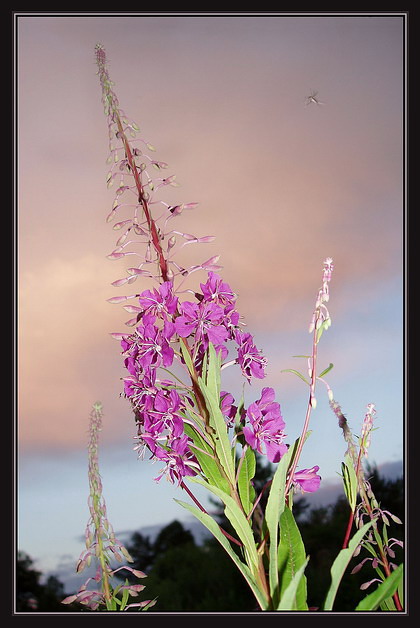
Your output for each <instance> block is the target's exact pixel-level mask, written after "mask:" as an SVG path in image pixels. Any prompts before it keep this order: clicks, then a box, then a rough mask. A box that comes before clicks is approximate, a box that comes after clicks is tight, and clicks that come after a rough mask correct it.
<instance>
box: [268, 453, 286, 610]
mask: <svg viewBox="0 0 420 628" xmlns="http://www.w3.org/2000/svg"><path fill="white" fill-rule="evenodd" d="M291 453H292V450H291V449H289V450H288V451H287V453H285V454H284V456H283V457H282V459H281V460H280V462H279V464H278V466H277V469H276V472H275V474H274V476H273V480H272V482H271V487H270V493H269V495H268V500H267V506H266V509H265V520H266V523H267V528H268V532H269V535H270V549H269V569H268V573H269V582H270V593H271V597H272V598H273V602H274V604H276V603H277V602H278V599H279V572H278V552H277V546H278V535H279V522H280V515H281V514H282V512H283V510H284V508H285V494H284V490H285V487H286V475H287V469H288V468H289V462H290V456H291Z"/></svg>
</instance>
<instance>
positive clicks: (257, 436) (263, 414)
mask: <svg viewBox="0 0 420 628" xmlns="http://www.w3.org/2000/svg"><path fill="white" fill-rule="evenodd" d="M274 395H275V393H274V390H273V389H272V388H263V390H262V393H261V398H260V399H259V400H258V401H255V402H254V403H251V405H250V406H249V407H248V410H247V411H246V416H247V418H248V419H249V422H250V425H247V426H245V427H244V430H243V432H244V436H245V440H246V442H247V443H248V445H250V447H252V449H256V450H257V451H259V452H260V453H264V451H263V447H265V453H266V455H267V458H268V459H269V460H270V462H279V460H280V458H281V457H282V456H283V455H284V454H285V453H286V451H287V445H286V444H285V443H284V442H283V441H284V438H285V437H286V434H285V433H284V431H283V429H284V427H285V422H284V421H283V417H282V416H281V413H280V404H278V403H277V402H275V401H274Z"/></svg>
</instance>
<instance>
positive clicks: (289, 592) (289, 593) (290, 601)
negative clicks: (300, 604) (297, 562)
mask: <svg viewBox="0 0 420 628" xmlns="http://www.w3.org/2000/svg"><path fill="white" fill-rule="evenodd" d="M308 561H309V558H307V559H306V560H305V562H304V563H303V565H302V566H301V567H300V568H299V569H298V570H297V572H296V574H295V575H294V577H293V580H292V581H291V582H290V584H289V586H288V587H287V589H286V590H285V592H284V595H283V597H282V599H281V600H280V603H279V604H278V606H277V610H278V611H292V610H295V607H294V604H295V600H296V592H297V590H298V587H299V585H300V582H301V579H302V578H303V574H304V571H305V569H306V565H307V564H308Z"/></svg>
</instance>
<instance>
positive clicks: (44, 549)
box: [16, 13, 405, 584]
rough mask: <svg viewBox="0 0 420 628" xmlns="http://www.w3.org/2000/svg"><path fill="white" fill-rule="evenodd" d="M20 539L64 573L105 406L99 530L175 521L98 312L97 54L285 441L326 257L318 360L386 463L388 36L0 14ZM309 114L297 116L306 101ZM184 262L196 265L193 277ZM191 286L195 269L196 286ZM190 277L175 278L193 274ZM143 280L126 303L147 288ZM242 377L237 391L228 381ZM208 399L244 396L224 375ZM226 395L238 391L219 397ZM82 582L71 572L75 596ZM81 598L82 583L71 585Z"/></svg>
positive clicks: (391, 386) (332, 436) (337, 22)
mask: <svg viewBox="0 0 420 628" xmlns="http://www.w3.org/2000/svg"><path fill="white" fill-rule="evenodd" d="M16 35H17V58H16V74H17V85H16V88H17V104H18V117H17V121H16V127H17V151H18V171H17V177H18V203H17V209H16V226H17V237H18V259H17V264H18V289H19V293H18V302H17V308H18V311H17V315H18V323H19V329H18V400H17V402H18V416H17V417H16V421H17V428H18V443H17V446H18V461H19V474H18V477H17V487H18V539H17V546H18V548H19V549H21V550H23V551H25V552H26V553H28V554H29V555H30V556H31V557H32V558H33V559H35V560H36V563H35V564H36V567H37V568H38V569H40V570H42V571H46V570H51V571H54V572H55V573H58V574H59V573H61V571H60V570H64V567H66V568H68V566H69V565H71V566H73V565H75V563H76V560H77V558H78V556H79V554H80V552H81V551H82V549H83V547H84V545H83V540H82V539H81V536H82V535H83V533H84V529H85V526H86V522H87V519H88V507H87V496H88V478H87V439H88V434H87V429H88V417H89V413H90V410H91V407H92V404H93V403H94V402H96V401H97V400H100V401H101V402H102V404H103V408H104V427H103V431H102V434H101V443H100V451H99V464H100V470H101V475H102V481H103V486H104V496H105V499H106V503H107V507H108V514H109V519H110V521H111V523H112V525H113V527H114V529H115V530H116V532H117V536H118V532H119V531H121V532H124V531H134V530H138V529H140V528H141V527H144V526H150V525H157V524H159V525H160V524H162V525H164V524H166V523H169V522H170V521H172V520H173V519H175V518H178V519H179V520H184V519H185V518H186V515H185V513H184V512H181V511H180V510H181V509H180V507H179V506H178V505H177V504H175V503H174V501H173V497H176V498H180V499H184V500H187V497H186V496H185V495H182V494H181V492H180V490H179V489H175V488H174V487H172V486H171V485H170V484H169V483H168V482H167V481H166V480H162V481H161V482H160V484H156V483H155V482H154V480H153V478H154V477H155V476H156V475H158V472H159V471H160V466H159V464H158V463H157V464H152V463H151V462H149V461H148V460H147V459H146V460H144V461H141V460H137V456H136V453H135V452H134V451H133V445H134V441H133V437H134V435H135V425H134V421H133V417H132V413H131V411H130V406H129V402H128V401H127V400H125V399H123V398H120V392H121V391H122V383H121V380H120V378H121V377H123V376H124V369H123V358H122V357H121V354H120V347H119V344H118V342H116V341H115V340H114V339H112V338H111V336H110V332H123V331H127V327H125V325H124V323H125V321H126V320H128V318H130V315H127V312H125V311H124V310H123V309H122V307H121V306H120V305H111V304H110V303H108V302H107V299H108V298H110V297H112V296H116V295H118V294H125V293H126V292H125V291H124V289H121V288H119V289H117V288H114V287H112V286H111V285H110V284H111V282H113V281H115V280H116V279H118V278H120V277H122V276H123V275H124V269H125V266H124V262H121V261H110V260H109V259H107V258H106V256H107V255H108V254H109V253H110V252H111V251H112V250H113V249H114V245H115V240H116V232H115V231H113V229H112V225H110V224H107V223H106V216H107V215H108V213H109V211H110V209H111V206H112V202H113V199H114V194H113V192H112V191H110V190H108V189H107V186H106V175H107V172H108V166H107V164H106V158H107V156H108V130H107V121H106V117H105V115H104V113H103V106H102V104H101V89H100V85H99V80H98V76H97V75H96V66H95V57H94V47H95V44H96V43H97V42H100V43H102V44H103V46H104V47H105V49H106V52H107V57H108V59H109V73H110V75H111V78H112V80H113V81H114V82H115V91H116V94H117V95H118V98H119V102H120V106H121V107H122V109H123V110H124V111H125V113H126V114H127V116H128V117H130V118H132V119H134V120H135V121H136V122H137V124H138V125H139V126H140V128H141V132H142V136H143V137H145V138H146V139H147V141H149V142H151V143H152V144H153V145H154V146H155V147H156V155H157V158H158V159H160V160H162V161H165V162H167V163H168V164H169V166H170V168H169V171H170V174H176V180H177V182H178V183H179V187H177V188H172V189H171V199H172V201H173V203H174V204H176V203H181V202H185V203H189V202H198V203H199V205H198V207H197V208H196V209H195V210H194V211H191V212H185V213H184V214H183V216H182V218H181V219H180V220H181V222H180V223H179V226H181V225H182V227H183V228H184V229H185V231H187V232H189V233H193V234H196V235H199V236H204V235H214V236H216V239H215V241H214V242H212V243H209V244H202V245H197V248H195V249H193V247H191V249H190V251H191V255H193V256H194V255H196V256H197V257H196V262H195V263H200V262H201V261H202V260H204V259H206V258H207V257H210V256H212V255H216V254H220V264H221V265H222V266H223V269H222V271H221V274H222V275H223V278H224V279H225V281H227V282H228V283H229V284H230V285H231V287H232V288H233V290H234V291H235V292H236V293H237V294H238V307H239V310H240V312H241V314H242V316H243V317H244V319H245V320H246V322H247V326H248V329H249V331H250V332H251V333H253V335H254V337H255V340H256V342H257V344H258V346H259V347H260V348H261V349H262V351H263V353H264V354H265V356H266V357H267V359H268V369H267V377H266V379H265V380H263V381H258V382H257V383H256V384H255V385H253V386H252V387H248V390H247V396H248V398H249V400H250V401H252V400H255V399H257V398H258V397H259V392H260V390H261V388H262V386H272V387H273V388H275V390H276V397H277V399H278V401H279V402H280V404H281V409H282V414H283V418H284V420H285V422H286V426H287V430H286V431H287V434H288V437H289V439H290V441H292V440H294V439H295V438H297V437H298V436H299V435H300V431H301V429H302V425H303V421H304V417H305V410H306V404H307V399H308V391H307V389H306V388H305V384H304V383H303V382H302V381H301V380H300V379H298V378H297V377H295V376H293V375H292V374H290V373H282V372H281V371H282V370H284V369H288V368H296V369H303V370H305V363H304V362H302V360H300V361H299V359H298V358H294V357H293V356H294V355H298V354H307V353H309V352H310V350H311V336H310V335H309V333H308V326H309V322H310V320H311V315H312V311H313V309H314V304H315V299H316V296H317V293H318V289H319V287H320V285H321V278H322V268H323V260H324V259H325V258H326V257H332V258H333V260H334V272H333V277H332V280H331V284H330V294H331V296H330V302H329V311H330V314H331V318H332V326H331V327H330V329H329V330H328V331H327V332H326V333H325V334H324V335H323V337H322V340H321V342H320V345H319V365H320V368H321V369H323V368H325V367H326V366H328V364H329V363H330V362H332V363H333V364H334V368H333V369H332V371H331V372H330V373H329V374H328V382H329V384H330V386H331V388H332V389H333V391H334V395H335V398H336V399H337V401H338V402H339V403H340V404H341V406H342V409H343V411H344V413H345V414H346V416H347V419H348V422H349V424H350V427H351V428H352V430H353V432H354V433H355V434H358V433H359V429H360V426H361V424H362V421H363V417H364V415H365V412H366V407H367V404H369V403H374V404H375V407H376V411H377V415H376V427H377V428H378V429H377V430H376V431H375V432H374V433H373V436H372V444H371V448H370V454H369V460H370V462H371V463H375V464H377V465H378V466H380V465H383V464H386V463H398V462H400V461H402V460H403V459H404V379H403V348H404V335H403V323H404V321H403V305H404V300H403V287H404V275H403V259H404V232H403V219H404V190H405V188H404V170H403V156H404V146H403V140H404V121H403V120H404V119H403V113H404V106H405V102H404V71H405V67H404V20H403V16H402V15H401V14H394V15H391V14H388V15H386V14H376V15H375V14H373V16H371V14H370V16H369V17H368V16H360V15H359V16H356V15H353V16H350V15H348V16H346V15H344V14H342V15H336V16H334V15H330V16H328V15H322V14H313V15H312V16H311V15H305V14H300V15H295V16H290V15H287V16H286V15H285V14H281V13H279V14H273V15H269V16H262V15H258V14H254V15H248V16H239V15H235V16H232V17H227V16H222V15H219V16H217V15H214V16H198V15H196V16H192V15H184V14H178V15H175V14H173V15H172V16H171V15H164V14H162V15H159V16H157V15H156V16H154V17H151V16H147V15H144V14H140V13H139V14H134V15H128V14H127V15H118V14H113V15H108V16H107V15H105V14H104V15H101V14H99V13H98V14H95V13H93V14H91V16H86V15H85V16H77V14H75V15H74V16H70V15H69V16H66V15H64V14H62V15H61V16H59V15H56V16H54V15H50V16H48V15H46V14H42V13H39V14H38V15H36V14H28V15H25V14H21V16H20V17H19V18H18V20H17V26H16ZM312 90H314V91H317V92H318V97H319V100H320V101H321V102H322V103H323V104H322V105H316V104H315V103H312V104H311V105H308V106H307V105H305V99H306V98H307V96H308V95H309V94H310V93H311V91H312ZM193 263H194V262H193ZM193 278H194V281H196V287H198V283H199V281H203V279H204V278H205V275H204V274H203V275H201V276H199V275H198V274H197V275H193ZM191 281H193V279H191ZM150 287H151V284H150V283H148V281H147V280H144V283H143V284H139V285H138V286H137V284H136V291H140V290H141V289H146V288H150ZM238 381H239V383H238ZM226 385H227V386H231V388H232V392H233V394H237V393H238V391H239V394H240V390H241V386H242V383H241V380H240V377H239V374H238V373H237V372H235V374H232V375H231V374H229V375H228V376H227V379H226ZM235 387H236V388H235ZM317 398H318V406H317V408H316V410H315V411H314V412H313V415H312V418H311V426H310V427H311V429H312V430H313V432H312V435H311V436H310V438H309V440H308V442H307V445H306V449H304V453H303V456H302V459H301V462H300V467H301V468H303V467H310V466H313V465H315V464H316V465H319V467H320V473H321V475H322V478H323V484H324V486H325V485H326V486H328V483H331V482H336V481H337V477H338V476H337V473H339V472H340V465H341V461H342V459H343V456H344V452H345V444H344V441H343V438H342V434H341V432H340V430H339V428H338V427H337V424H336V420H335V417H334V415H333V414H332V412H331V411H330V409H329V407H328V399H327V396H326V393H325V389H324V387H323V386H322V384H319V388H318V390H317ZM82 579H83V576H82V578H81V580H82ZM80 584H81V581H80Z"/></svg>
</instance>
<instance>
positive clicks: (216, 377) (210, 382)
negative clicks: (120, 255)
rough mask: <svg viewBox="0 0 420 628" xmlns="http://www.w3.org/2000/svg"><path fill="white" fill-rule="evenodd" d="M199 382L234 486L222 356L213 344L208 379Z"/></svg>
mask: <svg viewBox="0 0 420 628" xmlns="http://www.w3.org/2000/svg"><path fill="white" fill-rule="evenodd" d="M198 384H199V386H200V389H201V392H202V393H203V396H204V398H205V401H206V405H207V409H208V411H209V423H210V427H211V428H212V429H213V430H214V433H213V435H212V438H213V441H214V446H215V451H216V454H217V456H218V459H219V461H220V464H221V466H222V467H223V469H224V471H225V473H226V476H227V478H228V480H229V481H230V483H231V484H232V486H234V485H235V465H234V457H233V453H232V447H231V445H230V441H229V435H228V429H227V425H226V421H225V417H224V416H223V414H222V412H221V410H220V357H219V356H217V355H216V351H215V349H214V347H213V345H212V344H210V345H209V348H208V367H207V375H206V381H204V380H203V378H202V377H199V378H198Z"/></svg>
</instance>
